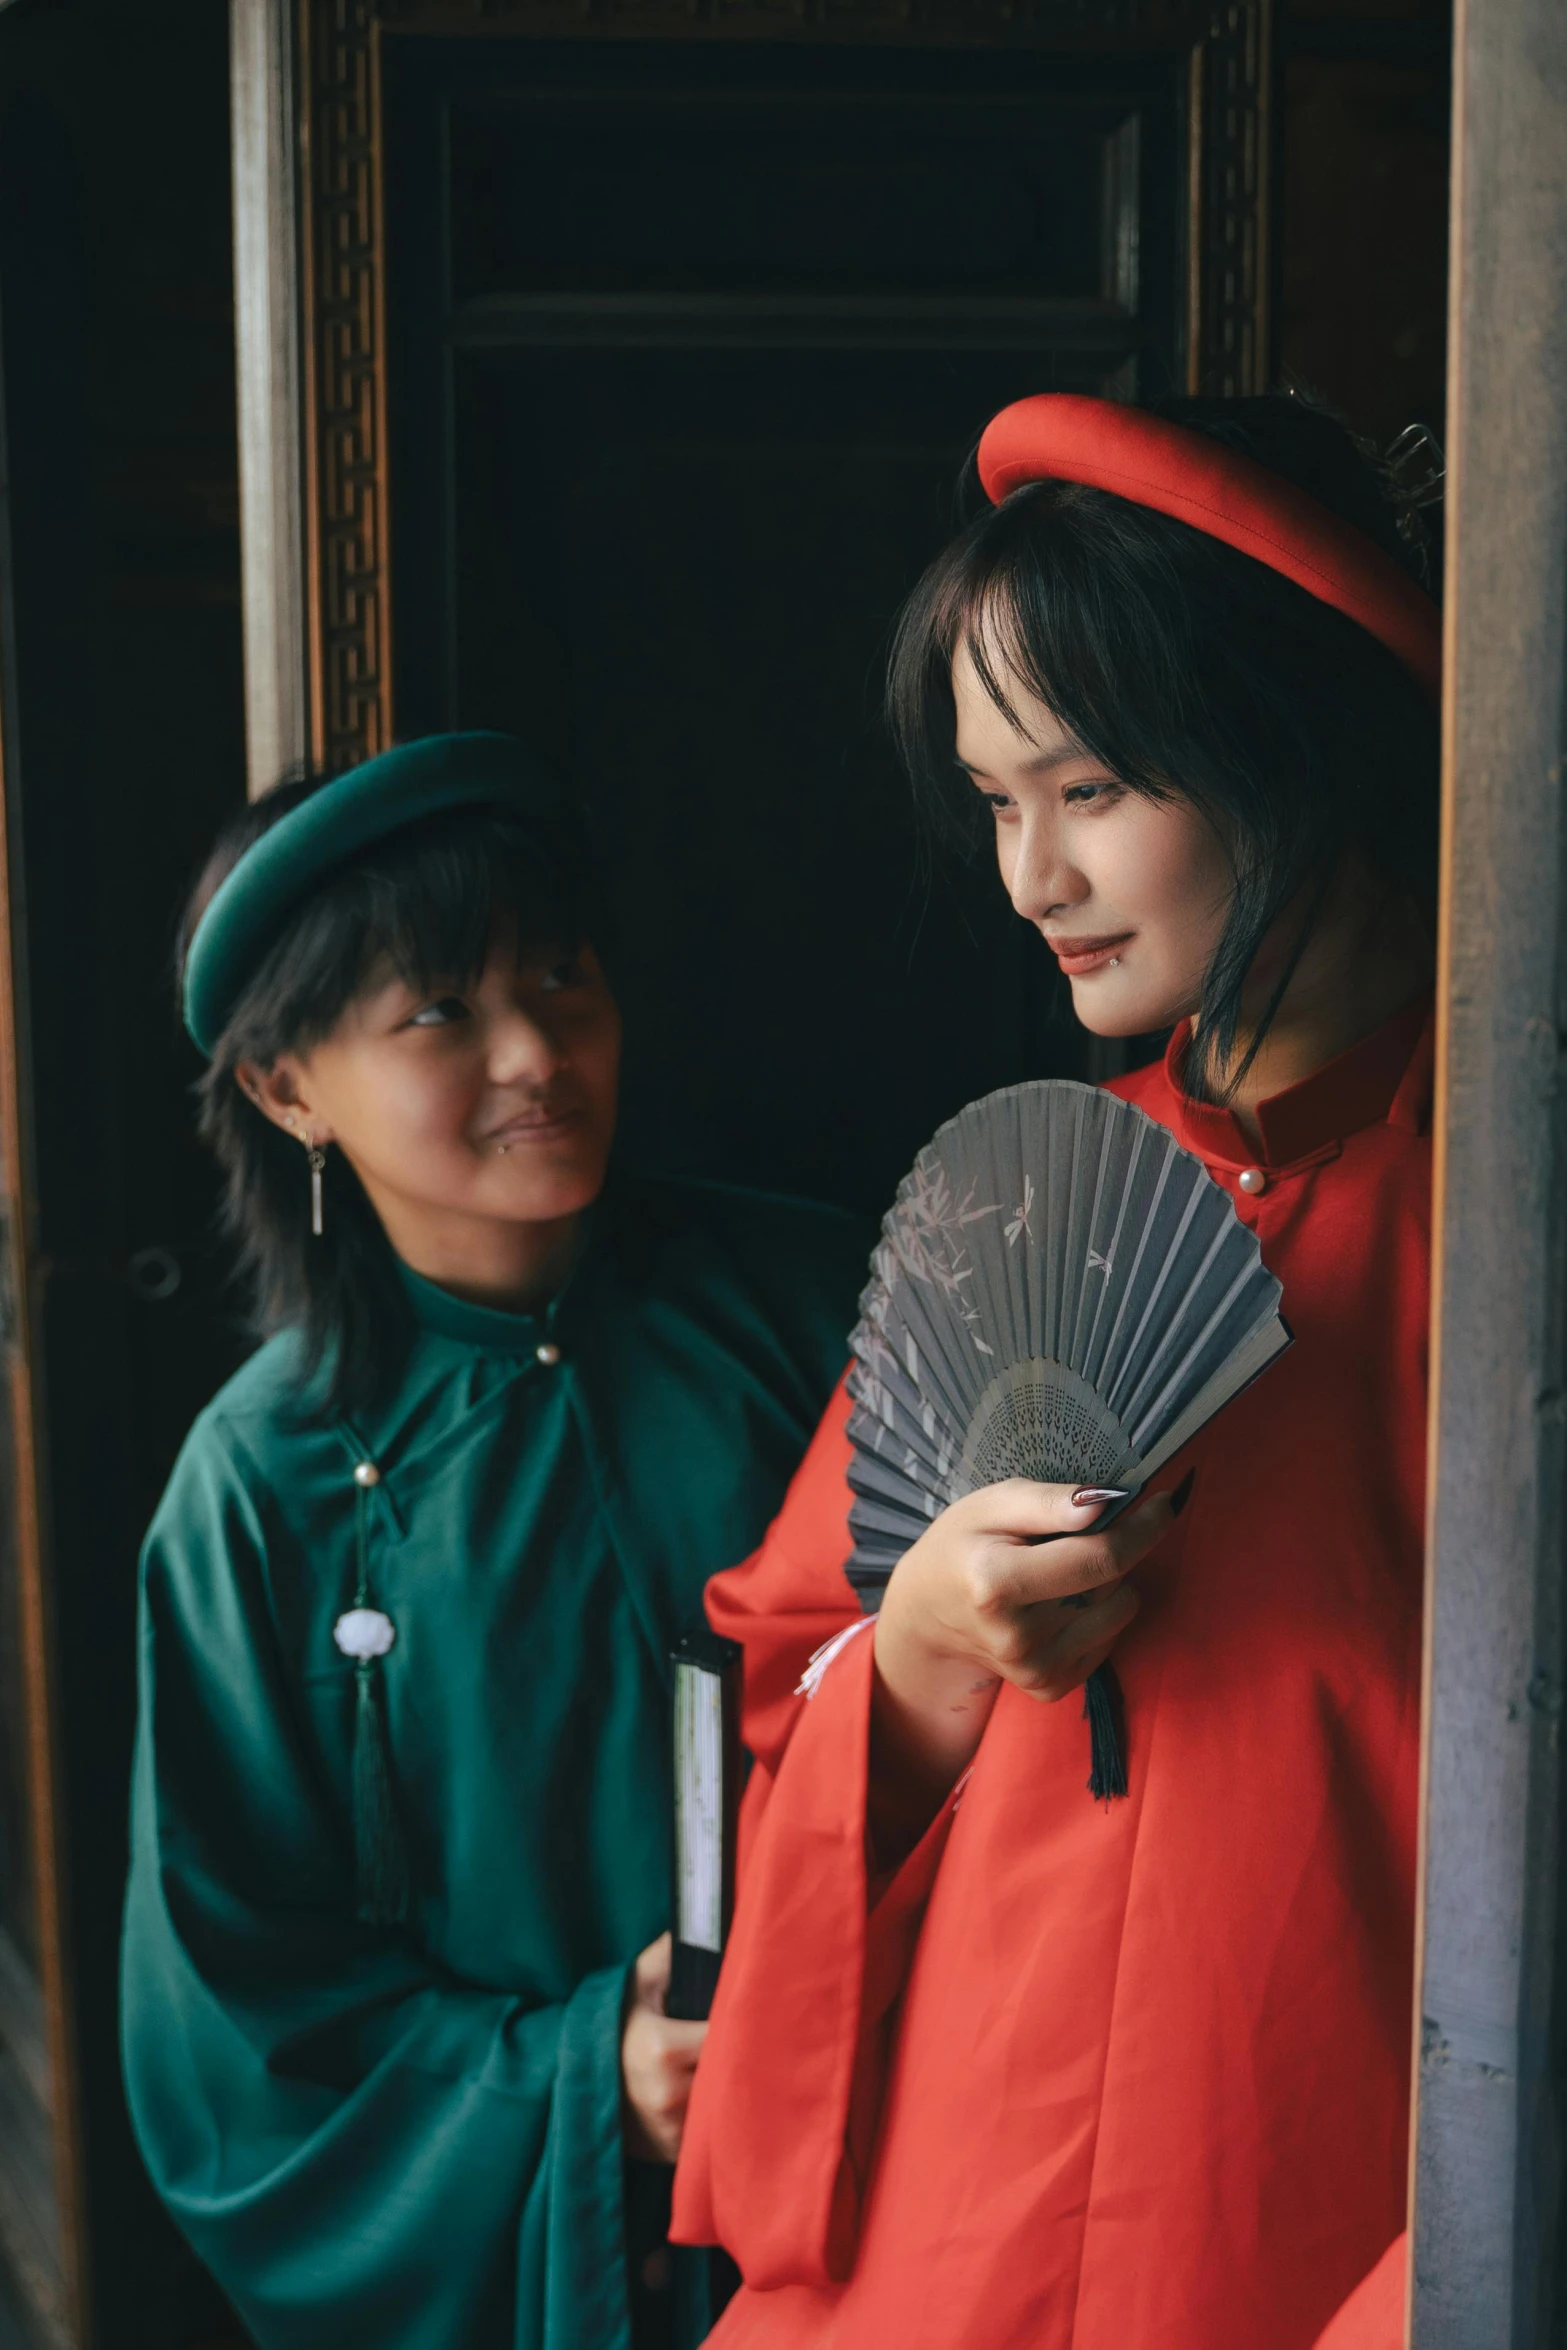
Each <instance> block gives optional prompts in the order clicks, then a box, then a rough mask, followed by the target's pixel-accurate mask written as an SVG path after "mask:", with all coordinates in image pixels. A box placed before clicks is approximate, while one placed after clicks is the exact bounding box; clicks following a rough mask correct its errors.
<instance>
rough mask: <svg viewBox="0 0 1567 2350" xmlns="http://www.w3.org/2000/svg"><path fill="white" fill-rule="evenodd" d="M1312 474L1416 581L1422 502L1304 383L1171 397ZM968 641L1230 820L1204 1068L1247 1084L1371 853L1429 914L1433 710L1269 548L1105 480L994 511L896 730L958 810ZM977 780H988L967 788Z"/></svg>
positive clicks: (990, 667)
mask: <svg viewBox="0 0 1567 2350" xmlns="http://www.w3.org/2000/svg"><path fill="white" fill-rule="evenodd" d="M1155 413H1157V414H1159V415H1161V416H1163V417H1166V418H1167V419H1169V421H1171V422H1172V423H1176V424H1182V425H1186V426H1189V427H1191V428H1194V429H1195V430H1197V431H1199V432H1204V433H1207V434H1210V435H1211V436H1212V437H1213V438H1215V439H1218V440H1222V441H1224V442H1226V443H1228V444H1229V445H1230V446H1232V447H1234V448H1236V449H1239V450H1241V451H1242V452H1243V453H1244V454H1245V455H1247V456H1249V457H1251V458H1253V459H1255V460H1256V461H1257V462H1258V463H1259V464H1262V465H1265V466H1267V467H1269V468H1270V470H1272V471H1273V472H1275V473H1278V474H1281V475H1282V476H1284V477H1285V478H1286V479H1287V480H1289V481H1292V482H1294V483H1295V484H1296V485H1297V486H1298V487H1299V488H1301V489H1304V490H1307V491H1309V492H1310V494H1311V495H1312V496H1313V497H1315V498H1317V499H1318V500H1320V502H1321V503H1322V504H1323V505H1324V506H1327V507H1329V508H1331V509H1332V511H1333V512H1334V513H1335V514H1337V515H1339V516H1340V517H1341V519H1343V520H1344V521H1347V522H1350V523H1353V524H1354V525H1355V526H1356V528H1357V529H1359V530H1361V531H1363V532H1364V533H1365V535H1366V536H1367V537H1368V538H1370V539H1372V540H1373V541H1375V543H1376V544H1377V545H1378V546H1380V547H1381V548H1382V549H1383V551H1384V552H1385V553H1387V554H1390V555H1392V556H1393V557H1394V558H1395V559H1396V560H1398V561H1399V562H1401V563H1403V564H1404V566H1405V567H1406V568H1407V569H1408V570H1410V571H1411V572H1412V573H1413V574H1414V575H1415V576H1416V577H1417V578H1420V579H1422V580H1424V579H1425V578H1426V577H1427V576H1428V575H1429V556H1428V552H1427V549H1426V548H1425V546H1424V545H1423V544H1422V543H1421V529H1420V521H1419V517H1418V516H1416V515H1415V514H1414V512H1413V510H1412V508H1411V507H1410V506H1409V503H1408V501H1407V500H1401V498H1400V494H1399V491H1398V487H1397V484H1396V482H1395V481H1394V480H1393V478H1392V477H1391V476H1390V475H1389V474H1388V472H1387V470H1386V469H1385V468H1384V467H1382V466H1381V465H1380V464H1379V463H1378V461H1377V460H1376V459H1375V457H1374V456H1373V455H1372V454H1371V453H1370V451H1369V450H1368V449H1367V448H1366V447H1365V446H1364V445H1363V444H1362V443H1360V442H1358V441H1357V440H1356V439H1355V437H1354V435H1353V434H1352V433H1351V432H1350V431H1349V429H1348V427H1347V426H1345V425H1344V424H1343V423H1342V422H1341V421H1340V420H1339V419H1338V418H1337V417H1335V416H1333V415H1332V414H1331V413H1330V412H1328V411H1327V410H1325V409H1323V408H1320V407H1318V406H1316V405H1315V404H1313V403H1312V402H1310V401H1308V400H1305V399H1302V398H1299V397H1296V396H1294V395H1268V396H1265V397H1260V398H1256V399H1245V400H1197V399H1190V400H1175V399H1171V400H1165V401H1161V402H1159V403H1157V404H1156V407H1155ZM960 646H961V647H963V648H965V649H966V650H967V652H968V654H969V656H970V658H971V659H972V661H973V663H974V666H975V669H976V671H977V673H978V675H979V677H980V679H981V681H982V683H983V684H984V686H985V689H986V691H987V692H988V693H989V695H990V696H991V698H992V700H993V701H994V702H995V703H996V704H997V706H998V707H999V708H1000V709H1001V710H1003V711H1004V712H1006V714H1007V715H1008V716H1009V717H1011V716H1013V715H1014V713H1013V712H1012V710H1011V708H1010V706H1009V703H1008V700H1007V692H1006V680H1007V678H1008V677H1009V676H1010V677H1012V678H1015V679H1017V680H1019V681H1020V682H1021V683H1022V684H1023V685H1024V686H1025V687H1027V688H1028V690H1029V691H1030V692H1032V693H1033V694H1035V695H1036V696H1037V697H1038V699H1039V700H1040V701H1041V702H1043V703H1044V704H1045V705H1046V707H1047V708H1048V709H1050V710H1051V711H1052V712H1053V713H1054V714H1055V716H1056V717H1057V718H1059V719H1060V721H1061V723H1062V724H1063V726H1065V727H1066V728H1067V729H1068V730H1069V731H1070V732H1071V733H1072V734H1073V735H1074V736H1075V737H1076V738H1077V740H1078V741H1079V742H1081V743H1082V744H1083V746H1084V748H1085V749H1086V750H1088V751H1090V752H1091V753H1092V754H1093V755H1094V757H1096V758H1098V759H1102V760H1103V761H1104V762H1105V763H1106V765H1107V766H1108V767H1109V769H1110V770H1111V772H1112V773H1113V774H1114V775H1116V776H1118V777H1119V778H1120V780H1121V781H1122V782H1123V783H1125V784H1126V785H1127V786H1128V787H1129V788H1130V789H1132V790H1133V791H1138V792H1142V793H1144V794H1146V795H1147V796H1148V797H1149V798H1152V799H1167V798H1170V797H1172V796H1175V795H1181V796H1184V797H1185V798H1187V799H1189V800H1190V801H1191V802H1192V803H1193V804H1194V805H1195V806H1196V807H1198V808H1199V809H1201V810H1202V812H1203V813H1204V814H1205V815H1206V816H1208V817H1209V819H1210V820H1211V821H1213V822H1214V823H1215V824H1216V825H1217V826H1218V828H1219V829H1220V831H1221V832H1222V834H1223V835H1224V837H1225V839H1226V841H1227V843H1228V845H1229V848H1230V853H1231V856H1232V859H1233V863H1234V872H1235V890H1234V897H1233V900H1232V903H1231V907H1230V913H1229V918H1228V920H1227V922H1226V925H1225V928H1224V931H1223V934H1222V936H1221V937H1220V940H1219V944H1218V947H1217V948H1216V950H1215V953H1214V956H1213V960H1212V962H1211V964H1210V966H1209V969H1208V971H1207V973H1206V975H1205V978H1204V982H1203V988H1202V996H1201V1001H1200V1004H1199V1006H1198V1028H1197V1038H1196V1044H1195V1048H1194V1050H1193V1051H1192V1053H1191V1054H1190V1055H1189V1056H1188V1066H1187V1069H1186V1073H1185V1081H1186V1083H1187V1084H1188V1085H1189V1086H1190V1087H1191V1088H1192V1090H1193V1091H1194V1092H1196V1093H1197V1094H1199V1095H1207V1096H1208V1097H1209V1098H1217V1099H1220V1100H1223V1099H1228V1098H1229V1097H1230V1096H1231V1095H1232V1094H1233V1092H1234V1090H1235V1087H1236V1086H1237V1085H1238V1084H1239V1082H1240V1079H1241V1077H1242V1076H1243V1075H1244V1073H1245V1070H1246V1068H1247V1067H1248V1066H1249V1065H1250V1062H1251V1060H1252V1058H1253V1057H1254V1055H1255V1053H1256V1050H1257V1047H1258V1046H1259V1044H1260V1043H1261V1041H1262V1038H1263V1036H1264V1034H1265V1033H1266V1031H1267V1027H1268V1025H1269V1023H1270V1021H1271V1020H1272V1018H1273V1016H1274V1014H1275V1013H1276V1011H1277V1009H1278V1005H1279V1002H1280V1000H1281V999H1282V996H1283V993H1284V990H1285V987H1286V986H1287V985H1288V983H1289V979H1290V976H1291V974H1292V973H1293V971H1294V968H1295V965H1296V963H1297V962H1298V960H1299V957H1300V954H1301V952H1302V951H1303V949H1304V947H1305V945H1306V943H1307V940H1308V939H1309V937H1310V936H1311V933H1312V931H1313V929H1314V927H1315V925H1316V923H1317V921H1318V919H1319V918H1320V914H1321V909H1322V905H1323V902H1324V899H1325V896H1326V892H1327V889H1328V886H1329V884H1330V882H1331V879H1332V876H1333V873H1334V871H1335V869H1336V868H1337V866H1338V864H1339V861H1340V859H1341V857H1342V855H1343V854H1344V852H1345V851H1346V850H1347V849H1349V848H1351V847H1358V848H1359V849H1360V850H1361V851H1362V852H1363V853H1364V855H1365V857H1366V858H1367V860H1368V862H1369V863H1370V865H1371V866H1372V868H1373V869H1374V871H1375V872H1376V873H1377V874H1378V875H1379V876H1380V877H1381V878H1382V879H1383V881H1384V882H1385V884H1386V885H1387V887H1388V889H1389V891H1390V893H1396V894H1401V895H1403V896H1405V897H1407V898H1408V899H1410V900H1411V901H1412V902H1413V903H1414V905H1415V906H1416V907H1417V909H1419V911H1420V912H1421V914H1422V916H1423V917H1424V918H1425V919H1426V920H1427V922H1428V923H1431V924H1433V925H1434V916H1435V903H1436V872H1437V825H1438V765H1439V749H1440V735H1439V727H1438V720H1437V714H1436V711H1435V709H1434V707H1433V705H1432V703H1431V701H1430V699H1429V697H1428V696H1427V694H1426V693H1425V691H1424V690H1423V689H1422V688H1421V686H1419V685H1418V684H1417V683H1416V681H1415V679H1414V678H1413V677H1412V676H1411V675H1410V674H1409V672H1408V671H1407V670H1406V669H1405V668H1404V667H1403V665H1402V663H1401V662H1400V661H1399V660H1398V659H1397V657H1396V655H1394V654H1393V653H1391V652H1390V651H1389V650H1388V649H1387V647H1386V646H1384V645H1382V644H1380V643H1379V642H1378V641H1377V639H1376V638H1374V637H1372V636H1370V635H1369V634H1368V633H1367V632H1366V631H1365V630H1364V629H1363V628H1361V627H1359V626H1358V625H1357V624H1356V623H1355V622H1354V621H1353V620H1350V619H1348V618H1347V617H1346V616H1345V615H1344V614H1343V613H1340V612H1337V611H1335V610H1334V609H1332V607H1331V606H1329V605H1327V604H1324V603H1322V602H1320V601H1319V600H1318V599H1317V598H1316V597H1314V596H1312V595H1309V594H1308V593H1307V592H1306V590H1305V589H1304V588H1299V587H1297V586H1296V585H1295V584H1294V582H1293V581H1292V580H1288V579H1285V578H1284V577H1283V576H1282V575H1281V574H1280V573H1278V572H1276V571H1272V570H1269V569H1268V568H1267V567H1266V566H1265V565H1264V564H1261V563H1258V562H1256V561H1254V560H1253V559H1252V558H1251V557H1250V556H1247V555H1243V554H1240V553H1238V552H1237V551H1236V550H1235V549H1233V548H1231V547H1228V546H1225V545H1223V544H1221V542H1220V541H1218V540H1216V539H1213V538H1209V537H1208V536H1206V535H1205V534H1204V533H1203V532H1201V531H1198V530H1195V529H1193V528H1192V527H1191V526H1190V525H1189V524H1187V523H1184V522H1177V521H1174V520H1172V519H1171V518H1169V517H1168V516H1166V515H1163V514H1158V513H1154V512H1152V511H1150V510H1149V509H1147V508H1145V507H1141V506H1134V505H1131V504H1129V503H1128V502H1127V501H1126V500H1125V499H1123V498H1118V497H1115V496H1112V495H1111V494H1110V493H1108V492H1107V491H1103V490H1097V489H1090V488H1086V487H1084V486H1082V485H1080V484H1078V483H1072V482H1034V483H1029V484H1027V485H1026V486H1025V487H1023V488H1022V489H1019V490H1015V491H1014V492H1013V493H1012V495H1011V496H1010V497H1008V498H1007V499H1006V500H1005V501H1004V502H1003V504H1001V505H1000V506H998V507H990V508H987V509H986V510H985V511H984V512H983V513H981V514H979V515H978V516H976V518H975V519H974V520H973V521H972V522H971V523H970V524H969V525H968V527H967V528H966V529H965V530H964V531H963V532H962V533H961V534H960V535H959V536H958V538H957V539H956V540H955V541H954V542H953V543H952V545H951V546H949V547H948V548H947V549H946V551H945V552H944V553H943V554H942V555H940V556H939V557H938V558H937V560H936V561H935V562H934V563H933V564H932V565H931V567H930V569H929V570H928V571H927V572H926V574H925V577H924V578H923V579H922V580H921V582H920V584H919V586H918V587H917V588H916V589H915V591H914V594H913V596H912V597H911V598H910V600H909V602H908V604H907V606H906V607H905V609H904V612H903V614H902V617H901V619H900V621H899V623H898V629H897V634H896V637H895V640H894V644H893V649H892V656H891V662H890V667H889V674H888V714H889V718H890V722H891V726H892V730H893V733H894V735H895V737H896V738H897V741H898V745H899V748H900V750H901V751H902V754H903V757H904V759H905V761H906V763H907V765H908V768H909V770H910V773H911V776H912V778H913V780H914V783H915V786H916V789H917V791H918V793H919V794H920V796H921V798H922V799H923V801H924V802H925V804H926V807H927V810H928V811H929V812H930V813H932V814H934V815H936V816H937V818H938V821H950V820H951V818H952V816H953V815H954V813H955V811H954V809H953V793H952V784H953V778H954V775H955V772H956V770H955V763H954V757H953V752H954V737H955V728H956V717H955V712H954V706H953V698H952V683H951V669H952V660H953V656H954V655H955V653H956V652H957V651H958V649H959V648H960ZM970 796H972V795H970ZM1296 903H1298V904H1299V905H1300V907H1301V909H1302V914H1301V921H1300V924H1299V928H1298V931H1297V935H1296V937H1295V939H1294V941H1293V943H1292V951H1291V953H1290V955H1289V956H1288V957H1287V958H1286V962H1285V967H1284V970H1283V973H1282V975H1281V977H1280V978H1279V980H1278V982H1277V984H1276V986H1275V988H1274V990H1273V994H1272V998H1271V1001H1270V1002H1269V1003H1268V1004H1267V1006H1266V1007H1265V1009H1264V1012H1263V1016H1262V1019H1261V1021H1260V1023H1259V1025H1258V1026H1257V1027H1256V1028H1255V1029H1254V1030H1253V1033H1252V1036H1251V1038H1250V1042H1249V1047H1248V1049H1247V1051H1246V1053H1245V1054H1244V1056H1243V1057H1242V1058H1241V1059H1240V1061H1239V1063H1238V1065H1232V1064H1235V1053H1236V1045H1237V1040H1238V1036H1239V1032H1240V1015H1241V997H1242V989H1243V987H1244V985H1245V981H1246V978H1247V974H1248V973H1249V971H1250V969H1251V967H1252V964H1253V962H1254V960H1255V958H1256V954H1257V950H1258V948H1259V947H1260V945H1261V943H1262V940H1263V938H1264V936H1265V934H1266V933H1267V932H1268V930H1269V929H1270V928H1271V927H1272V925H1273V924H1274V923H1275V922H1276V921H1277V919H1278V918H1279V916H1280V915H1281V914H1282V913H1283V912H1284V910H1285V909H1286V908H1287V907H1289V906H1291V905H1292V904H1296Z"/></svg>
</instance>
